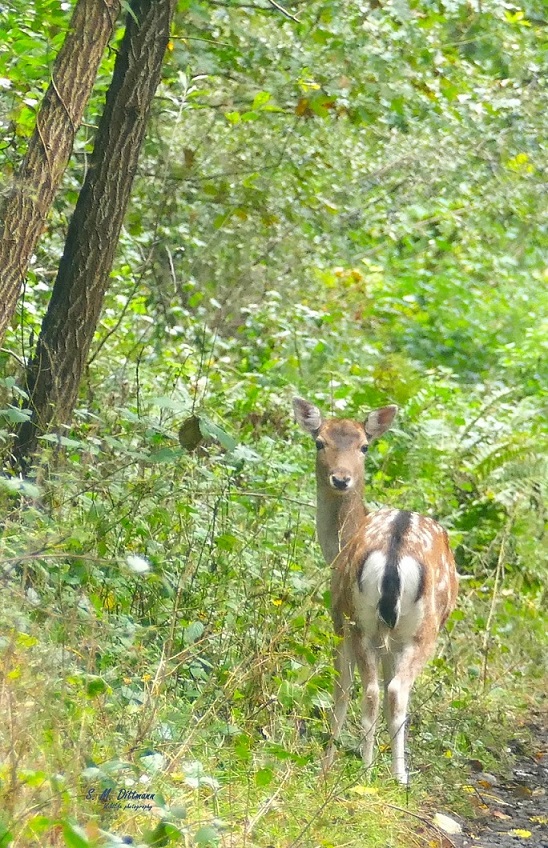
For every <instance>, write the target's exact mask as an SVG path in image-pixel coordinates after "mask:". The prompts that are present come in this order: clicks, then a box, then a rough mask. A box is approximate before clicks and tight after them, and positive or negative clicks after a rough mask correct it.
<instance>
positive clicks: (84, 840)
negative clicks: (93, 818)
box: [62, 821, 91, 848]
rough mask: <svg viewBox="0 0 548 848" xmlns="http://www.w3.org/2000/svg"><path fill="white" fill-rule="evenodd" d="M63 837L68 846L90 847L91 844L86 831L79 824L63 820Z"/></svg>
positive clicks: (75, 847)
mask: <svg viewBox="0 0 548 848" xmlns="http://www.w3.org/2000/svg"><path fill="white" fill-rule="evenodd" d="M62 827H63V837H64V839H65V844H66V845H67V846H68V848H89V846H90V845H91V843H90V841H89V839H88V837H87V835H86V832H85V830H84V829H83V828H81V827H80V826H79V825H78V824H74V823H72V822H69V821H64V822H62Z"/></svg>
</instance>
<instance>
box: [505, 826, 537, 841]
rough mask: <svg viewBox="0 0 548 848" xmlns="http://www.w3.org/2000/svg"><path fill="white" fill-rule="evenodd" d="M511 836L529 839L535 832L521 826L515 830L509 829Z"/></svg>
mask: <svg viewBox="0 0 548 848" xmlns="http://www.w3.org/2000/svg"><path fill="white" fill-rule="evenodd" d="M508 835H509V836H518V837H519V838H520V839H529V837H530V836H532V835H533V834H532V833H531V831H530V830H522V829H521V828H516V829H515V830H509V831H508Z"/></svg>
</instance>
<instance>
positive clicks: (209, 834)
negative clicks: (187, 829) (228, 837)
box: [194, 825, 220, 845]
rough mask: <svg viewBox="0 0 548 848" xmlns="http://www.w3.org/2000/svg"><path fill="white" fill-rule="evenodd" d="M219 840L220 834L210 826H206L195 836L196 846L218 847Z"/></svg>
mask: <svg viewBox="0 0 548 848" xmlns="http://www.w3.org/2000/svg"><path fill="white" fill-rule="evenodd" d="M219 838H220V837H219V832H218V831H217V830H216V829H215V828H214V827H210V826H209V825H204V826H203V827H201V828H200V829H199V830H198V831H196V833H195V834H194V842H195V843H196V845H216V844H217V842H218V841H219Z"/></svg>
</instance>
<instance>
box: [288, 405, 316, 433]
mask: <svg viewBox="0 0 548 848" xmlns="http://www.w3.org/2000/svg"><path fill="white" fill-rule="evenodd" d="M293 412H294V413H295V421H296V422H297V424H299V426H300V427H302V428H303V430H305V431H306V432H307V433H310V434H311V435H312V436H314V435H315V434H316V433H317V432H318V430H319V429H320V427H321V426H322V414H321V412H320V410H319V409H318V407H317V406H314V404H313V403H310V402H309V401H307V400H304V398H300V397H294V398H293Z"/></svg>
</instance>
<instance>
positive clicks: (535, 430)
mask: <svg viewBox="0 0 548 848" xmlns="http://www.w3.org/2000/svg"><path fill="white" fill-rule="evenodd" d="M24 5H25V9H26V12H25V15H24V16H23V17H21V14H20V13H21V8H22V4H21V3H19V2H15V0H12V2H8V3H7V4H3V7H2V10H0V26H2V27H3V28H5V30H6V32H7V33H8V37H7V38H8V40H7V41H6V44H7V45H8V46H9V49H8V50H6V51H5V52H4V53H3V54H0V60H1V64H0V78H2V79H0V85H2V86H3V89H2V92H1V101H0V120H1V121H2V122H3V123H5V124H6V127H7V128H8V129H9V130H10V132H11V135H10V138H12V139H13V144H12V145H11V146H6V147H5V148H4V149H3V150H2V151H0V156H1V157H2V164H3V165H5V168H4V167H3V168H2V172H3V173H8V170H9V166H10V165H11V166H12V167H14V168H15V167H16V166H17V161H18V159H19V158H20V156H21V154H22V151H23V149H24V139H25V137H26V136H27V135H28V132H29V127H30V129H32V115H33V111H34V108H35V103H36V100H37V99H39V97H40V94H41V92H43V90H44V87H45V86H46V85H47V82H48V67H49V65H50V64H51V61H52V58H53V56H54V55H55V51H56V49H58V46H59V39H60V37H61V35H60V33H61V31H62V28H63V26H65V25H66V20H67V17H68V15H69V11H70V10H69V9H68V8H67V6H68V4H66V3H60V2H46V0H42V2H38V0H36V2H30V3H26V4H24ZM288 9H289V11H290V12H291V14H292V15H295V16H296V17H297V18H298V19H299V22H296V21H294V20H292V19H290V18H288V17H286V16H284V15H283V14H281V13H280V12H277V11H276V10H275V9H274V8H272V7H271V6H269V5H267V4H265V5H264V8H263V7H261V8H259V3H257V6H256V7H255V8H254V7H253V5H252V7H251V8H250V7H249V6H248V4H244V5H242V6H241V7H240V8H238V5H237V4H236V3H229V2H228V0H227V2H226V3H225V2H221V0H219V2H215V3H206V2H191V0H184V2H181V3H180V8H179V13H178V18H177V21H176V26H175V30H174V34H173V41H172V44H171V45H170V50H169V55H168V57H167V59H166V66H165V75H164V80H163V83H162V87H161V90H160V92H159V96H158V97H157V99H156V104H155V113H154V116H153V119H152V122H151V126H150V132H149V136H148V140H147V146H146V150H145V153H144V155H143V157H142V160H141V166H140V171H139V174H138V177H137V182H136V189H135V191H134V197H133V202H132V207H131V210H130V213H129V215H128V217H127V221H126V228H125V231H124V232H123V235H122V239H121V242H120V248H119V253H118V260H117V263H116V266H115V268H114V270H113V274H112V286H111V290H110V293H109V295H108V299H107V304H106V308H105V310H104V314H103V317H102V320H101V325H100V327H99V330H98V332H97V337H96V344H95V348H94V351H93V355H92V359H91V362H90V365H89V369H88V373H87V377H86V381H85V384H84V385H83V386H82V392H81V401H80V404H79V407H78V410H77V414H76V416H75V421H74V426H73V428H72V429H71V430H70V431H69V430H68V429H67V431H66V432H64V433H61V434H50V435H48V436H47V437H46V438H45V439H43V444H44V451H43V454H42V455H41V457H40V460H39V463H38V465H37V467H36V471H35V474H34V475H33V476H32V477H31V478H30V479H26V480H24V481H23V480H19V479H17V478H13V477H8V476H6V477H4V478H3V479H1V480H0V501H1V503H2V523H1V533H2V554H1V557H0V567H1V569H2V586H3V592H2V598H1V600H0V605H1V607H2V619H3V624H2V635H1V641H0V651H1V654H2V663H3V670H4V678H3V682H2V687H1V689H0V703H1V704H2V712H3V714H4V715H6V716H8V717H9V720H8V721H7V722H6V723H5V724H4V729H3V731H2V733H3V736H2V739H1V741H0V795H1V797H2V802H1V804H0V809H1V812H0V845H8V844H9V842H10V836H9V834H10V833H11V834H12V837H13V838H14V839H16V840H19V841H18V842H17V841H16V842H15V843H14V844H18V845H46V844H52V845H53V844H63V842H62V841H61V839H62V840H64V844H66V845H69V846H85V845H93V844H96V841H97V840H99V839H100V834H99V828H105V829H106V830H108V831H110V832H111V836H110V837H107V836H104V835H103V837H102V838H103V839H104V840H106V842H107V844H116V842H115V837H114V836H113V835H112V834H113V833H121V834H123V833H126V832H127V833H131V834H132V835H133V836H134V837H135V838H136V839H138V840H139V841H140V842H146V843H148V844H157V845H163V844H169V842H170V840H172V839H173V841H176V840H177V839H179V838H180V835H181V833H184V834H186V838H187V839H188V840H190V841H192V840H194V841H196V842H197V843H198V844H201V845H210V844H218V843H219V844H226V845H229V844H230V845H232V844H236V843H239V842H241V843H242V844H245V843H246V841H247V844H261V845H267V844H276V845H280V846H282V845H283V846H290V845H322V846H326V848H327V846H329V845H336V844H339V843H340V841H341V840H340V838H339V836H338V835H337V834H340V832H342V831H344V827H345V826H344V821H343V823H342V824H341V818H342V819H345V818H348V817H351V819H352V822H353V829H354V831H353V832H355V842H354V843H349V842H348V840H347V841H346V842H345V844H355V845H356V846H358V845H364V844H367V845H371V846H374V845H377V844H379V845H388V844H389V845H406V846H408V845H412V844H414V843H413V840H414V839H416V840H417V841H416V843H415V844H425V843H424V842H421V837H420V836H416V837H415V836H414V835H413V833H410V832H409V828H410V827H411V825H412V823H410V822H409V821H406V819H405V817H403V818H402V816H401V814H400V813H399V812H398V811H397V807H401V806H402V804H403V803H404V800H405V799H404V798H402V796H401V792H400V790H396V789H394V788H393V787H392V785H391V782H390V779H389V778H388V777H387V774H388V768H387V764H386V763H385V761H384V757H382V758H381V760H380V761H379V763H378V764H376V766H375V771H374V778H375V782H374V783H373V785H372V786H371V787H368V786H366V785H364V784H365V782H366V777H365V775H364V774H363V771H362V769H361V766H360V764H359V762H358V760H353V759H352V758H350V757H341V759H340V761H339V762H338V763H337V765H336V767H335V769H334V774H333V775H332V776H330V777H329V778H328V779H327V780H326V781H325V782H321V781H320V782H319V781H318V765H317V761H318V757H319V754H320V751H321V745H322V734H323V733H324V731H325V729H326V727H327V723H326V716H325V709H326V708H327V707H328V705H329V691H330V687H331V682H332V670H331V649H332V645H333V637H332V635H331V624H330V621H329V615H328V612H327V607H328V597H327V584H328V575H327V573H326V569H325V566H324V565H323V563H322V561H321V557H320V555H319V552H318V551H317V549H316V548H315V546H314V545H313V544H312V542H313V536H314V509H313V505H312V499H313V481H312V470H311V469H312V448H311V445H309V444H307V443H306V442H305V440H304V439H303V438H302V435H299V434H297V432H296V430H295V428H294V427H293V425H292V422H291V416H290V400H291V396H292V394H293V393H294V392H295V391H297V392H299V393H300V394H303V395H305V396H308V397H310V398H311V399H313V400H315V401H316V402H317V403H319V404H320V405H322V406H323V408H325V409H326V410H330V409H332V410H333V411H335V412H338V413H340V414H348V415H355V414H363V413H364V412H365V411H367V410H368V409H370V408H372V407H374V406H375V405H379V404H381V403H384V402H395V403H397V404H398V405H400V406H401V408H402V409H401V413H400V416H399V417H398V421H397V426H396V427H395V428H394V430H393V431H392V432H391V433H390V434H388V435H387V436H386V437H385V438H384V439H383V440H382V441H381V442H380V443H378V444H377V445H376V446H375V448H374V450H373V451H372V453H371V456H370V458H369V460H368V462H369V481H370V483H369V488H368V492H367V498H368V501H369V502H371V503H373V504H375V503H387V504H393V505H397V506H401V507H407V508H413V509H417V510H419V511H423V512H425V513H428V514H432V515H435V516H436V517H438V518H439V519H440V520H441V521H442V522H443V523H444V525H445V526H446V527H447V529H448V530H449V531H450V534H451V540H452V543H453V545H454V547H455V549H456V553H457V559H458V564H459V570H460V571H461V573H462V574H463V575H465V577H466V579H465V580H463V581H462V584H461V599H460V603H459V608H458V610H457V612H456V613H455V614H454V616H453V618H452V620H451V622H450V624H449V627H448V636H447V638H446V639H445V643H444V640H441V642H442V644H440V655H439V656H438V658H437V659H436V660H434V662H433V664H432V665H431V666H430V667H429V669H428V670H427V672H426V673H425V674H424V676H423V677H422V678H421V681H420V683H419V686H418V687H417V692H416V694H415V702H414V705H413V707H414V713H413V718H412V728H411V733H412V737H413V746H412V747H413V751H414V757H415V762H413V763H412V768H413V769H414V770H416V772H417V777H416V779H415V783H414V785H413V788H412V790H411V798H410V799H409V803H411V805H415V806H418V805H420V804H421V803H422V801H423V799H424V798H425V797H426V796H430V797H432V796H434V797H437V798H443V799H444V803H445V805H446V806H447V805H448V804H450V803H455V804H458V803H460V804H462V803H463V801H462V800H460V801H457V800H455V799H454V798H452V797H451V796H448V794H447V793H448V789H447V787H448V786H449V785H451V786H454V787H455V790H454V791H455V795H462V792H460V787H462V785H463V784H464V783H466V779H465V777H463V774H464V771H465V765H464V764H465V762H466V760H467V759H469V758H470V757H474V758H477V759H480V760H482V761H486V762H487V763H489V762H491V760H492V759H493V758H496V757H497V756H502V754H501V753H499V754H497V750H498V751H499V752H500V750H501V741H500V740H501V738H504V723H505V720H507V719H508V718H509V717H510V716H512V715H517V714H519V711H520V710H521V711H523V710H524V709H526V707H527V705H528V704H529V705H530V703H531V701H532V700H533V699H534V698H535V697H536V693H537V692H540V691H541V689H542V678H543V674H544V673H545V667H544V666H543V663H545V654H546V639H545V632H546V618H545V612H544V609H545V606H546V604H545V600H546V590H545V583H546V567H547V555H546V536H545V533H546V515H547V513H546V510H547V505H546V447H547V442H548V434H547V426H546V402H547V399H546V387H547V385H548V369H547V362H548V341H547V338H548V336H547V330H548V286H547V282H548V269H547V266H546V256H547V247H548V239H547V221H546V212H545V209H546V203H545V197H544V194H545V177H544V174H545V169H546V160H547V155H546V154H547V150H546V133H545V129H544V128H545V115H546V114H547V112H548V103H547V99H548V98H547V83H546V80H547V79H548V75H547V70H548V67H547V64H548V63H547V46H548V40H547V33H548V27H547V21H546V20H545V19H544V18H545V9H544V4H543V3H542V2H540V0H539V2H538V3H534V2H531V3H528V4H526V5H524V6H523V7H518V6H514V5H511V4H501V3H499V2H495V0H485V2H483V3H482V4H481V9H480V8H479V6H477V4H475V3H464V2H459V0H455V2H445V3H444V2H435V3H434V2H413V0H408V2H405V0H404V1H403V2H401V0H394V2H386V3H381V4H377V3H375V2H372V3H371V4H363V3H343V4H341V3H334V2H331V0H318V1H317V0H313V2H310V3H307V4H302V6H291V7H289V6H288ZM31 42H32V50H31V49H30V46H29V45H30V43H31ZM17 45H19V47H18V46H17ZM18 51H19V53H25V55H26V57H27V60H28V61H27V62H26V63H21V62H18V61H16V60H15V59H14V56H16V55H18ZM111 64H112V59H111V57H107V58H106V61H105V66H104V68H103V71H102V74H104V76H103V75H102V76H101V79H100V80H99V81H98V87H97V91H96V97H95V99H94V101H93V102H92V103H91V104H90V108H89V114H88V119H87V126H86V127H85V128H84V129H83V131H82V132H81V133H80V134H79V137H78V141H77V145H76V149H75V154H74V157H73V162H72V165H71V168H70V170H69V172H67V174H66V176H65V181H64V187H63V191H62V192H61V193H60V195H59V197H58V201H57V204H56V208H55V210H54V211H53V214H52V216H51V217H50V221H49V227H48V230H47V231H46V232H45V233H44V237H43V239H42V242H41V244H40V247H39V251H38V253H37V256H36V261H35V262H34V264H33V266H32V269H31V272H30V274H29V278H28V282H27V288H26V292H25V298H24V302H23V303H22V306H21V312H20V316H19V317H20V323H18V325H17V327H14V328H13V329H12V331H11V334H10V335H9V336H8V337H7V338H6V340H5V342H4V347H3V348H2V350H1V351H0V367H1V368H2V374H3V376H2V382H1V395H0V400H1V402H0V406H1V407H2V408H1V409H0V416H1V417H0V438H1V439H2V443H3V444H4V445H5V446H7V445H8V444H9V433H10V431H11V429H12V428H13V426H14V423H16V422H17V420H18V418H19V417H20V416H21V415H22V414H23V413H21V411H20V410H19V409H18V399H19V395H18V392H19V391H20V390H18V385H19V380H20V376H21V368H20V365H21V362H22V360H24V358H25V357H26V356H28V354H29V349H30V345H31V341H30V339H31V336H32V335H34V334H36V332H37V331H38V330H39V324H40V320H41V317H42V315H43V312H44V309H45V305H46V303H47V297H48V286H49V282H50V281H51V279H52V278H53V276H54V274H55V270H56V265H57V262H58V259H59V254H60V251H61V249H62V243H63V238H64V233H65V230H66V221H67V218H68V216H69V215H70V211H71V209H72V208H73V205H74V200H75V196H76V193H77V191H78V187H79V185H80V184H81V179H82V174H83V172H84V170H85V167H86V153H87V152H88V150H89V143H90V138H91V136H92V131H91V130H92V126H93V125H94V124H95V123H96V120H97V114H98V111H99V110H100V108H101V97H102V93H103V91H104V87H105V85H106V81H107V80H108V73H109V70H110V68H111ZM2 80H4V82H2ZM30 100H32V103H31V102H30ZM6 137H7V136H6ZM191 415H196V416H197V417H198V418H199V427H200V430H201V434H202V435H203V437H204V440H203V442H202V443H201V445H200V446H198V447H197V448H196V449H195V450H192V451H189V450H185V449H184V448H182V447H181V446H180V444H179V439H178V430H179V427H180V425H181V424H182V422H183V421H184V420H186V419H188V418H189V416H191ZM543 602H544V603H543ZM356 709H357V707H356ZM505 716H506V719H505ZM512 732H515V728H513V731H512ZM497 733H502V734H503V736H502V737H498V738H497ZM356 738H357V729H356V725H355V724H354V725H353V726H351V727H350V728H349V729H348V731H347V734H346V736H345V739H344V747H345V748H347V749H348V748H350V747H352V745H353V744H355V741H356ZM430 767H431V768H430ZM320 784H321V785H320ZM109 787H111V788H113V791H114V789H115V790H116V792H118V791H119V789H120V788H127V789H133V790H134V791H137V792H146V791H149V792H154V793H156V800H155V802H154V806H155V812H153V813H150V812H143V811H141V812H140V813H139V814H135V812H134V811H133V812H132V811H131V810H116V809H111V810H108V809H106V807H105V806H104V805H103V806H101V805H102V804H103V802H100V801H98V800H97V796H98V795H99V794H100V793H101V792H102V791H103V790H105V789H108V788H109ZM143 787H144V788H143ZM147 787H149V788H148V789H147ZM90 789H93V790H94V792H95V795H93V794H92V795H90V794H89V791H90ZM379 792H381V793H382V803H381V801H380V798H379ZM387 799H388V801H390V802H392V806H393V807H394V809H391V808H390V803H387ZM84 826H85V827H86V830H85V831H84V830H83V828H84ZM2 828H4V830H5V834H6V835H3V831H2ZM341 828H342V830H341ZM48 840H49V841H48ZM154 840H156V841H154ZM232 840H234V841H232Z"/></svg>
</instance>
